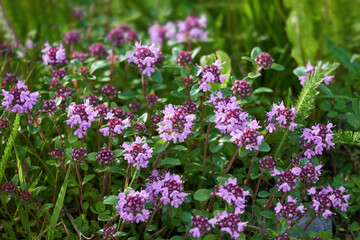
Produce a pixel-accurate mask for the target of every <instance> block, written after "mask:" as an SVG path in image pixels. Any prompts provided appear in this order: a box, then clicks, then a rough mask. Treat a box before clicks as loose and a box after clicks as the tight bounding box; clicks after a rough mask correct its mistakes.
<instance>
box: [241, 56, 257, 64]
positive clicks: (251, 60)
mask: <svg viewBox="0 0 360 240" xmlns="http://www.w3.org/2000/svg"><path fill="white" fill-rule="evenodd" d="M241 59H244V60H246V61H249V62H252V63H255V61H254V60H253V59H252V58H249V57H245V56H244V57H241Z"/></svg>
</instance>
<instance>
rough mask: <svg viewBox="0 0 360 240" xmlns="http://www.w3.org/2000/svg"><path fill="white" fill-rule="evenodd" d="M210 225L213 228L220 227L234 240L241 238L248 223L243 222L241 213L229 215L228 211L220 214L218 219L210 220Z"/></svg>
mask: <svg viewBox="0 0 360 240" xmlns="http://www.w3.org/2000/svg"><path fill="white" fill-rule="evenodd" d="M209 223H210V224H211V225H212V227H215V226H216V225H219V226H220V230H221V231H222V232H225V233H228V234H230V237H231V238H232V239H237V238H238V237H240V235H241V233H242V232H243V231H244V228H245V227H246V226H247V222H242V221H241V219H240V217H239V213H236V212H235V213H228V212H227V211H223V212H221V213H218V214H217V216H216V217H214V218H212V219H210V220H209Z"/></svg>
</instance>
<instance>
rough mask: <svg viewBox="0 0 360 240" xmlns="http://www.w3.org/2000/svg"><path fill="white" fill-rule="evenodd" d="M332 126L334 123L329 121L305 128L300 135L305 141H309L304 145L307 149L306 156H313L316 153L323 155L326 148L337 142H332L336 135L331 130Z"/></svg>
mask: <svg viewBox="0 0 360 240" xmlns="http://www.w3.org/2000/svg"><path fill="white" fill-rule="evenodd" d="M332 127H333V124H332V123H328V124H327V125H323V124H317V125H315V126H312V128H311V129H309V128H304V130H303V133H302V135H301V136H300V137H301V138H302V139H303V140H304V142H305V141H306V142H307V144H306V145H305V146H304V147H305V149H306V151H305V152H304V156H306V157H307V158H311V157H312V156H315V155H321V154H322V152H323V150H324V148H325V149H326V150H329V149H330V147H331V146H334V145H335V143H333V142H331V140H332V139H333V135H334V134H333V133H332V131H331V128H332Z"/></svg>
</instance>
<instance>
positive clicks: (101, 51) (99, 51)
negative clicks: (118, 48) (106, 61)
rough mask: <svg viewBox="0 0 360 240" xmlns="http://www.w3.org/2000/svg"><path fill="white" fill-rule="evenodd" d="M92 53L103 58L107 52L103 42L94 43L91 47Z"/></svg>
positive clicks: (93, 55)
mask: <svg viewBox="0 0 360 240" xmlns="http://www.w3.org/2000/svg"><path fill="white" fill-rule="evenodd" d="M89 51H90V55H91V56H92V57H95V58H98V59H99V58H103V57H104V56H105V55H106V54H107V50H106V48H105V46H104V45H103V44H102V43H94V44H93V45H91V46H90V47H89Z"/></svg>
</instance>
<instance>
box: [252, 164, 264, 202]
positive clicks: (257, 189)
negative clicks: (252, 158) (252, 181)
mask: <svg viewBox="0 0 360 240" xmlns="http://www.w3.org/2000/svg"><path fill="white" fill-rule="evenodd" d="M263 174H264V170H262V172H261V174H260V177H259V178H258V180H257V183H256V188H255V193H254V197H253V202H252V205H254V204H255V200H256V196H257V194H258V191H259V187H260V182H261V179H262V177H263Z"/></svg>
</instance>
